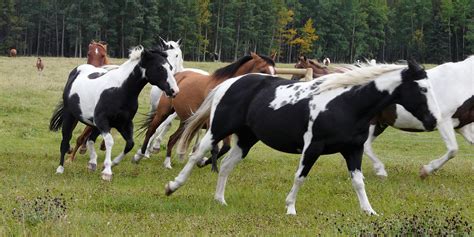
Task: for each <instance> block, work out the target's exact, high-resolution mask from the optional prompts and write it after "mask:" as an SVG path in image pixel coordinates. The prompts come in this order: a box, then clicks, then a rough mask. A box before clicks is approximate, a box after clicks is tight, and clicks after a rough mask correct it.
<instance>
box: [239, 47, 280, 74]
mask: <svg viewBox="0 0 474 237" xmlns="http://www.w3.org/2000/svg"><path fill="white" fill-rule="evenodd" d="M250 56H251V57H252V60H250V61H249V62H247V63H246V64H247V65H252V64H253V65H252V68H251V69H250V71H249V73H266V74H270V75H275V61H273V59H272V58H270V57H267V56H263V55H258V54H256V53H253V52H252V53H250Z"/></svg>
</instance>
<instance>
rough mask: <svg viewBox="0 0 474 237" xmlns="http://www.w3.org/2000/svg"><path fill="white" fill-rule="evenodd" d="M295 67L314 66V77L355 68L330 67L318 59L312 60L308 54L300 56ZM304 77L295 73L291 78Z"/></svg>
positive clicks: (298, 78)
mask: <svg viewBox="0 0 474 237" xmlns="http://www.w3.org/2000/svg"><path fill="white" fill-rule="evenodd" d="M295 68H312V69H313V79H315V78H318V77H321V76H324V75H327V74H331V73H343V72H347V71H350V70H352V69H354V68H352V67H349V66H345V67H331V68H330V67H328V66H325V65H323V64H320V63H318V62H317V61H314V60H310V59H308V58H306V56H300V57H299V58H298V62H297V63H296V64H295ZM301 78H303V76H302V75H293V76H292V77H291V80H296V81H298V80H300V79H301Z"/></svg>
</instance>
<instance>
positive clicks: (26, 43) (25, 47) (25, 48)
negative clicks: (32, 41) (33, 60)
mask: <svg viewBox="0 0 474 237" xmlns="http://www.w3.org/2000/svg"><path fill="white" fill-rule="evenodd" d="M27 52H28V25H26V27H25V46H24V47H23V55H26V53H27Z"/></svg>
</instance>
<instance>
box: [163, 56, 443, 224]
mask: <svg viewBox="0 0 474 237" xmlns="http://www.w3.org/2000/svg"><path fill="white" fill-rule="evenodd" d="M424 78H426V72H425V71H424V70H423V69H422V68H421V67H420V66H418V65H417V64H415V63H414V62H413V63H410V65H409V67H408V68H406V66H397V65H378V66H372V67H366V68H360V69H356V70H354V71H350V72H347V73H344V74H342V73H341V74H330V75H326V76H324V77H321V79H320V80H314V81H310V82H298V83H296V82H294V81H288V80H285V79H281V78H276V77H272V76H268V75H262V74H249V75H246V76H243V77H238V78H233V79H229V80H228V81H226V82H224V83H222V84H221V85H220V86H219V87H217V88H216V89H215V90H214V91H213V92H211V94H210V95H209V96H208V97H207V98H206V100H205V101H204V103H203V104H202V106H201V107H200V109H199V110H198V111H197V112H196V113H195V114H194V115H193V117H191V118H190V120H189V121H188V123H187V126H186V130H185V132H184V134H183V137H182V141H181V142H180V144H179V152H180V153H184V152H185V151H186V148H187V146H188V144H189V142H190V140H191V138H192V136H193V135H194V133H195V132H196V131H198V130H199V129H200V127H201V126H202V125H204V124H205V123H206V122H207V121H208V120H209V119H210V129H209V130H208V131H207V133H206V135H205V136H204V137H203V138H202V140H201V141H200V145H199V148H198V149H197V150H196V151H195V152H194V154H193V155H191V157H190V158H189V161H188V163H187V164H186V166H185V167H184V168H183V170H182V171H181V172H180V173H179V175H178V176H177V177H176V178H175V180H174V181H170V182H169V183H168V184H167V185H166V194H167V195H170V194H171V193H173V192H174V191H176V190H177V189H178V188H179V187H180V186H181V185H183V184H184V182H185V181H186V179H187V178H188V176H189V174H190V172H191V170H192V168H193V167H194V164H196V163H198V162H199V164H203V163H205V162H206V160H204V159H202V157H203V155H204V153H205V152H206V151H208V150H209V149H210V148H211V147H212V146H213V145H215V144H217V143H218V142H219V141H220V140H222V139H223V138H224V137H226V136H228V135H230V134H234V135H235V136H234V137H235V139H236V145H235V146H233V147H232V148H231V151H230V152H229V155H228V156H227V157H226V158H225V159H224V160H222V163H221V169H220V172H219V178H218V181H217V190H216V194H215V199H216V200H218V201H219V202H221V203H223V204H225V199H224V189H225V184H226V180H227V177H228V175H229V173H230V171H231V170H232V169H233V168H234V166H235V165H236V164H237V163H238V162H239V161H240V160H242V158H244V157H245V156H246V155H247V153H248V151H249V150H250V148H251V147H252V146H253V145H254V144H255V143H256V142H257V141H259V140H261V141H262V142H264V143H265V144H266V145H268V146H270V147H272V148H274V149H277V150H279V151H283V152H288V153H298V154H302V156H301V160H300V164H299V167H298V170H297V171H296V174H295V180H294V184H293V188H292V189H291V191H290V193H289V194H288V197H287V199H286V206H287V214H293V215H294V214H296V209H295V202H296V195H297V192H298V190H299V188H300V186H301V185H302V184H303V181H304V179H305V177H306V176H307V175H308V172H309V171H310V169H311V167H312V166H313V164H314V163H315V162H316V160H317V159H318V158H319V156H320V155H324V154H332V153H337V152H339V153H341V154H342V155H343V157H344V158H345V160H346V163H347V167H348V169H349V172H350V176H351V178H352V185H353V187H354V189H355V191H356V194H357V197H358V198H359V202H360V206H361V208H362V210H364V211H365V212H367V213H369V214H376V213H375V211H374V210H373V209H372V207H371V205H370V203H369V200H368V198H367V195H366V193H365V187H364V181H363V175H362V172H361V161H362V153H363V150H364V142H365V141H366V139H367V136H368V130H369V125H370V123H369V122H370V120H371V119H372V118H373V117H374V116H375V115H376V114H378V113H379V112H380V111H382V110H383V109H384V108H385V107H386V106H387V105H389V104H393V103H398V104H401V105H403V106H404V107H405V108H406V109H407V110H408V111H410V112H411V113H413V114H414V115H415V116H416V117H417V118H418V119H419V120H420V121H422V123H423V125H424V127H425V128H426V129H427V130H432V129H434V127H435V126H436V123H437V118H438V116H439V110H438V107H437V105H436V104H435V105H436V106H430V104H431V103H430V102H429V100H432V99H433V97H432V95H431V90H430V88H429V86H428V83H427V80H420V79H424ZM211 159H214V158H211Z"/></svg>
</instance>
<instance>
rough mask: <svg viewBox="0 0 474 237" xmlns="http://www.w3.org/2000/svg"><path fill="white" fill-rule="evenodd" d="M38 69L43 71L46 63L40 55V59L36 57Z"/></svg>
mask: <svg viewBox="0 0 474 237" xmlns="http://www.w3.org/2000/svg"><path fill="white" fill-rule="evenodd" d="M36 69H37V70H38V72H39V73H41V72H43V69H44V63H43V60H41V58H40V57H38V59H36Z"/></svg>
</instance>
